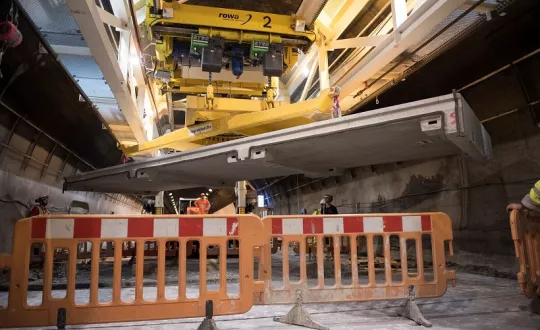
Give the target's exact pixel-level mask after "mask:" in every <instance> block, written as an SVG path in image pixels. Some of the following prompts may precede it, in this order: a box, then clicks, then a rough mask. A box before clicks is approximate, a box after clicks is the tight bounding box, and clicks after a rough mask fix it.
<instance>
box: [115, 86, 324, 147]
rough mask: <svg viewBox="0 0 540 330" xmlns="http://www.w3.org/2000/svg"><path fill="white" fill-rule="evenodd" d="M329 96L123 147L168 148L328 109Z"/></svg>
mask: <svg viewBox="0 0 540 330" xmlns="http://www.w3.org/2000/svg"><path fill="white" fill-rule="evenodd" d="M332 95H333V94H331V93H330V90H329V89H326V90H323V91H322V92H321V94H320V95H319V96H318V97H316V98H313V99H310V100H308V101H304V102H300V103H295V104H287V105H284V106H281V107H279V108H274V109H272V110H267V111H261V112H254V113H245V114H240V115H236V116H232V117H223V118H220V119H216V120H213V121H209V122H206V123H202V124H198V125H193V126H190V127H186V128H182V129H179V130H176V131H174V132H171V133H169V134H167V135H164V136H161V137H159V138H157V139H154V140H152V141H149V142H145V143H141V144H139V145H136V146H133V147H129V148H124V152H125V153H126V154H128V155H133V154H138V153H143V152H149V151H152V150H156V149H160V148H165V147H169V146H170V145H173V144H174V145H176V144H178V143H185V142H193V141H197V140H201V139H204V138H208V137H212V136H216V135H220V134H225V133H230V132H239V131H242V130H245V129H248V128H252V127H258V126H262V125H268V124H272V123H276V122H283V121H287V120H291V119H293V118H298V117H302V116H307V115H309V114H311V113H312V112H313V111H315V110H318V111H321V112H328V111H329V110H330V108H331V106H332Z"/></svg>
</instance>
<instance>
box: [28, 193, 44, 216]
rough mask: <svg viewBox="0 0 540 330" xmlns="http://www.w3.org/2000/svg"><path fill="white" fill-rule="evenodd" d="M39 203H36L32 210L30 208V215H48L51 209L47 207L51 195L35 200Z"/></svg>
mask: <svg viewBox="0 0 540 330" xmlns="http://www.w3.org/2000/svg"><path fill="white" fill-rule="evenodd" d="M35 202H36V203H37V205H35V206H34V207H33V208H32V210H30V216H31V217H33V216H36V215H47V214H49V210H48V209H47V204H49V196H47V195H44V196H41V197H39V198H38V199H36V200H35Z"/></svg>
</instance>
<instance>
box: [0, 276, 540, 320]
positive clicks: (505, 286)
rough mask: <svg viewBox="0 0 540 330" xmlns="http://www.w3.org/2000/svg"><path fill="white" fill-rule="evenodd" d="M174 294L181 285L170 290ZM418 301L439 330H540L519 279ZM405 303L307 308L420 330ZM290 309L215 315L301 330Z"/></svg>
mask: <svg viewBox="0 0 540 330" xmlns="http://www.w3.org/2000/svg"><path fill="white" fill-rule="evenodd" d="M169 290H176V287H167V291H169ZM77 291H81V292H80V293H79V292H78V295H84V293H83V292H82V291H84V290H77ZM126 293H127V292H126ZM32 294H36V295H39V294H40V293H38V292H35V293H32ZM86 294H87V293H86ZM5 298H6V293H5V292H0V301H2V300H3V299H5ZM36 298H37V297H36ZM417 302H418V305H419V307H420V310H421V311H422V312H423V313H424V315H425V317H426V318H427V319H428V320H430V321H431V322H432V323H433V328H434V329H474V330H478V329H540V315H533V314H531V313H529V312H528V311H526V310H525V308H526V307H525V306H526V305H527V304H528V299H527V298H526V297H525V296H524V295H522V294H521V293H520V292H519V290H518V286H517V283H516V280H509V279H500V278H493V277H487V276H481V275H473V274H467V273H460V274H458V285H457V287H455V288H450V289H449V290H448V292H447V293H446V294H445V295H444V296H443V297H441V298H436V299H421V300H417ZM404 304H405V302H404V301H388V302H368V303H333V304H309V305H306V309H307V310H308V311H309V312H310V313H311V314H312V316H313V319H314V320H316V321H319V322H321V323H323V324H325V325H327V326H329V327H330V329H333V330H339V329H343V330H345V329H347V330H350V329H381V330H382V329H420V328H419V327H418V326H417V325H416V324H415V323H414V322H412V321H410V320H407V319H403V318H400V317H398V316H397V312H398V311H399V310H400V308H401V307H402V306H403V305H404ZM290 308H291V306H290V305H287V306H285V305H276V306H254V307H253V308H252V309H251V310H250V311H249V312H248V313H246V314H243V315H234V316H222V317H215V320H216V322H217V325H218V327H219V329H284V330H285V329H289V330H293V329H296V330H299V329H302V328H301V327H296V326H289V325H285V324H281V323H276V322H274V321H273V317H274V316H281V315H284V314H286V313H287V312H288V311H289V309H290ZM200 322H201V319H179V320H163V321H148V322H131V323H115V324H98V325H86V326H72V327H69V328H71V329H140V330H143V329H144V330H158V329H159V330H166V329H171V330H172V329H175V330H177V329H186V330H187V329H196V328H197V326H198V324H199V323H200ZM32 329H35V328H32ZM48 329H54V328H52V327H50V328H48Z"/></svg>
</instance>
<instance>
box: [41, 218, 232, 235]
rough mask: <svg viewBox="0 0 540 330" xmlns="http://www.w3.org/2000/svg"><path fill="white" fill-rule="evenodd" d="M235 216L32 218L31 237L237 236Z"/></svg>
mask: <svg viewBox="0 0 540 330" xmlns="http://www.w3.org/2000/svg"><path fill="white" fill-rule="evenodd" d="M238 229H239V228H238V218H155V219H154V218H76V217H74V218H56V219H55V218H34V219H32V238H44V239H62V238H68V239H70V238H103V239H106V238H138V237H155V238H159V237H198V236H238Z"/></svg>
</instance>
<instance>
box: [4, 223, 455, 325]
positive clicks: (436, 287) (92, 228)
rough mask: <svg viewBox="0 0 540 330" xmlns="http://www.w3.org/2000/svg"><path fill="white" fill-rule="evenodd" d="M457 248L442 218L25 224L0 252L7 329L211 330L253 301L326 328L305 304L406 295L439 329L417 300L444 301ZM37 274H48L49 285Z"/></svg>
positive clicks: (413, 313) (409, 307) (415, 315)
mask: <svg viewBox="0 0 540 330" xmlns="http://www.w3.org/2000/svg"><path fill="white" fill-rule="evenodd" d="M451 240H452V226H451V221H450V219H449V218H448V216H446V215H445V214H442V213H424V214H370V215H340V216H338V215H332V216H272V217H267V218H264V219H263V220H261V219H260V218H258V217H256V216H252V215H231V216H225V217H224V216H220V217H218V216H213V215H185V216H175V217H171V216H166V215H160V216H152V217H148V216H129V217H125V218H122V217H120V216H117V215H114V216H112V215H110V216H80V217H70V216H55V217H38V218H30V219H23V220H20V221H19V222H17V224H16V226H15V236H14V244H13V251H12V253H11V254H9V255H7V254H3V255H0V269H1V268H10V269H11V283H10V285H9V301H8V307H7V308H4V309H2V307H1V306H0V327H14V326H44V325H55V324H87V323H106V322H121V321H143V320H153V319H170V318H186V317H198V316H207V319H206V320H205V322H210V321H211V320H210V318H208V317H209V316H211V315H227V314H241V313H245V312H247V311H248V310H249V309H250V308H251V307H252V305H253V304H288V303H296V306H295V307H294V308H293V310H292V311H291V313H289V314H288V315H287V316H285V317H282V318H280V319H279V321H281V322H286V323H293V324H300V325H305V326H308V327H310V326H311V327H313V326H316V327H317V328H320V329H324V326H322V325H317V324H316V323H315V322H313V321H311V320H310V318H309V315H307V313H306V312H305V310H304V309H303V308H302V306H301V304H302V303H311V302H336V301H370V300H393V299H408V303H407V304H406V307H405V309H404V312H403V315H404V316H406V317H409V318H411V319H413V320H415V321H416V322H417V323H419V324H424V325H429V322H428V321H427V320H425V319H424V318H423V316H422V315H421V313H420V311H419V310H418V307H417V306H416V305H415V304H414V298H427V297H438V296H441V295H443V294H444V293H445V291H446V289H447V281H449V280H455V272H454V271H452V270H448V269H447V268H446V258H445V242H448V243H449V244H448V252H449V253H452V244H451ZM36 254H38V255H39V254H42V255H43V256H44V257H43V258H41V259H39V258H37V259H36V258H34V257H33V256H35V255H36ZM111 256H112V258H111ZM145 256H146V258H145ZM86 257H88V260H84V258H86ZM80 258H83V260H79V259H80ZM150 259H157V262H155V260H154V261H152V262H153V263H152V262H148V260H150ZM15 261H16V262H15ZM29 265H30V266H29ZM171 265H173V266H174V267H172V268H171V267H170V266H171ZM147 266H149V267H147ZM33 267H42V274H43V275H42V279H41V280H40V279H39V276H37V277H36V276H35V274H34V273H35V272H34V269H33ZM152 267H153V268H152ZM211 272H213V274H214V275H216V276H215V277H212V276H213V275H212V276H210V273H211ZM38 273H39V272H38ZM39 274H41V273H39ZM58 274H64V275H63V276H64V277H65V280H58V279H57V277H58V276H59V275H58ZM85 274H86V275H85ZM130 274H131V275H130ZM235 274H237V276H236V275H235ZM81 276H82V277H83V278H84V276H87V277H88V278H87V279H86V280H87V282H88V285H87V286H85V285H82V284H81V281H79V277H81ZM234 278H236V281H237V287H235V288H231V286H230V285H229V284H230V283H229V282H230V281H231V279H234ZM32 279H33V280H32ZM107 281H108V282H107ZM193 281H197V284H196V285H195V287H196V288H194V285H193ZM31 282H32V283H31ZM83 282H84V281H83ZM36 285H37V286H38V287H39V288H38V290H37V291H32V292H31V290H34V289H35V288H33V287H35V286H36ZM0 293H1V292H0ZM147 293H148V294H147ZM171 293H174V295H172V296H171ZM38 298H39V299H38ZM0 300H1V299H0ZM36 300H38V302H37V303H36ZM0 305H1V303H0ZM294 309H296V310H294ZM299 317H300V319H301V320H302V321H298V320H299Z"/></svg>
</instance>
